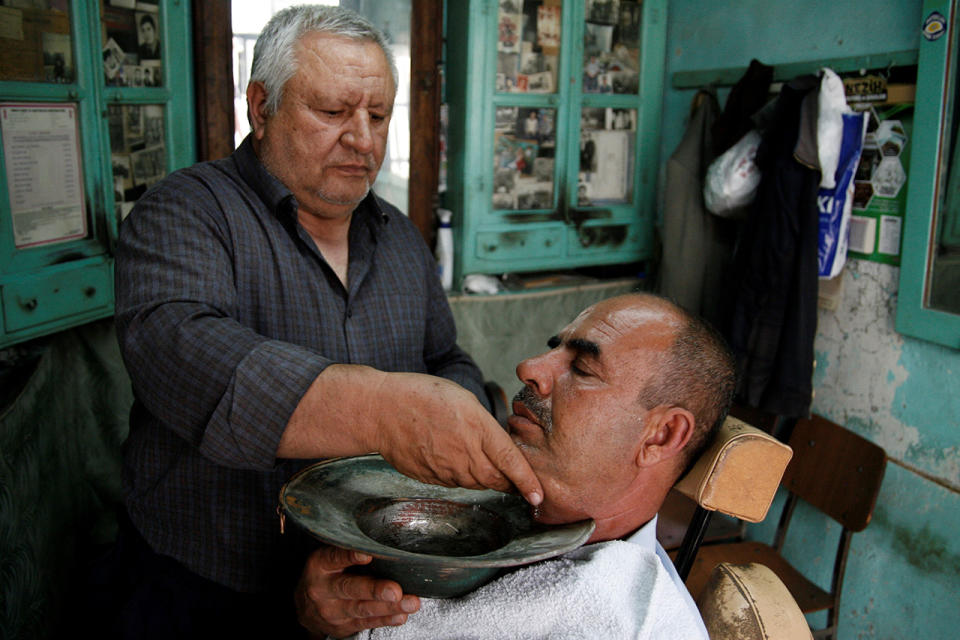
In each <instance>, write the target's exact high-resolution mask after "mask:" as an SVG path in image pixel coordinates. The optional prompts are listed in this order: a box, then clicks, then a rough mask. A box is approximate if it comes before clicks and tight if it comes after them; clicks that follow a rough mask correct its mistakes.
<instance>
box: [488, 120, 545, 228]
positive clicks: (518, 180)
mask: <svg viewBox="0 0 960 640" xmlns="http://www.w3.org/2000/svg"><path fill="white" fill-rule="evenodd" d="M555 117H556V110H555V109H536V108H524V107H508V106H499V107H497V112H496V124H495V127H494V134H493V135H494V138H493V157H494V169H493V171H494V174H493V208H494V209H550V208H552V207H553V159H554V155H555V153H554V151H555V139H556V135H555V130H554V129H555V125H554V122H555Z"/></svg>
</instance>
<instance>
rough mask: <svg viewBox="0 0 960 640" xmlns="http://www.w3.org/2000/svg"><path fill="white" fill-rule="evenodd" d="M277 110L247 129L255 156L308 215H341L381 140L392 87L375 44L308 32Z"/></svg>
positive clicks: (363, 189)
mask: <svg viewBox="0 0 960 640" xmlns="http://www.w3.org/2000/svg"><path fill="white" fill-rule="evenodd" d="M296 56H297V60H298V63H299V67H298V69H297V72H296V73H295V74H294V75H293V77H291V78H290V80H288V81H287V84H286V86H285V87H284V89H283V97H282V99H281V101H280V106H279V108H278V109H277V112H276V113H275V114H273V115H272V116H270V117H268V118H267V119H266V121H265V123H263V124H262V125H261V126H256V125H255V127H254V135H255V137H256V139H257V141H258V144H259V146H258V154H259V156H260V160H261V161H262V162H263V163H264V165H265V166H266V167H267V169H268V170H269V171H270V172H271V173H272V174H273V175H274V176H276V177H277V178H278V179H279V180H280V181H281V182H283V183H284V184H285V185H286V186H287V188H288V189H290V191H292V192H293V195H294V196H295V197H296V198H297V202H298V203H299V205H300V207H301V211H302V212H303V213H305V214H307V215H313V216H317V217H319V218H342V217H344V216H347V215H349V214H350V213H351V212H352V211H353V209H354V208H355V207H356V205H357V204H358V203H359V202H360V201H361V200H363V198H364V197H365V196H366V195H367V191H368V190H369V189H370V186H371V185H372V184H373V181H374V180H375V179H376V177H377V172H378V171H379V170H380V164H381V163H382V162H383V155H384V152H385V150H386V145H387V129H388V127H389V125H390V115H391V112H392V109H393V98H394V94H395V87H394V86H393V78H392V76H391V74H390V66H389V63H388V62H387V59H386V56H384V54H383V52H382V51H381V50H380V47H379V46H378V45H376V44H375V43H373V42H368V41H356V40H350V39H348V38H342V37H337V36H331V35H329V34H319V33H310V34H307V35H306V36H304V37H303V38H301V40H300V42H299V43H298V44H297V46H296Z"/></svg>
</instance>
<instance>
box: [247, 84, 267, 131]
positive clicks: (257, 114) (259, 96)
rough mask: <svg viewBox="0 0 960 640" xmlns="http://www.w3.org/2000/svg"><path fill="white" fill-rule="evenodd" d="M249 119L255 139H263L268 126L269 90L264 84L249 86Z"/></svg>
mask: <svg viewBox="0 0 960 640" xmlns="http://www.w3.org/2000/svg"><path fill="white" fill-rule="evenodd" d="M247 119H248V120H249V121H250V129H251V130H252V131H253V135H254V138H255V139H257V140H260V139H261V138H263V131H264V127H265V126H266V124H267V89H266V87H264V86H263V83H262V82H251V83H249V84H248V85H247Z"/></svg>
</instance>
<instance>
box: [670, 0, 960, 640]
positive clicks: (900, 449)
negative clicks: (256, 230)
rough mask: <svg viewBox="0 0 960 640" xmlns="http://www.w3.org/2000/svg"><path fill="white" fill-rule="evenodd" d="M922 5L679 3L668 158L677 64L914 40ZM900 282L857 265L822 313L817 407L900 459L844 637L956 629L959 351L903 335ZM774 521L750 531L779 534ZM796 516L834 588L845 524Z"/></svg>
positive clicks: (854, 49) (856, 562)
mask: <svg viewBox="0 0 960 640" xmlns="http://www.w3.org/2000/svg"><path fill="white" fill-rule="evenodd" d="M921 14H922V7H921V2H920V1H919V0H910V1H903V0H886V1H878V0H874V1H868V0H851V1H847V2H836V1H823V0H816V1H807V2H795V1H785V0H745V1H739V2H715V1H706V0H671V2H670V5H669V16H668V21H669V30H668V37H667V42H668V51H667V67H666V74H667V75H666V79H665V85H666V87H667V92H666V94H665V96H664V127H663V138H662V149H661V158H663V159H664V160H665V159H666V158H668V157H669V155H670V153H672V151H673V149H674V148H675V147H676V145H677V143H678V142H679V140H680V138H681V136H682V133H683V129H684V127H685V125H686V123H685V117H686V114H687V112H688V111H689V105H690V100H691V98H692V97H693V90H674V89H672V88H671V77H672V74H673V73H674V72H677V71H693V70H703V69H713V68H721V67H743V68H746V66H747V64H748V63H749V62H750V60H751V58H757V59H758V60H760V61H761V62H764V63H766V64H777V63H787V62H801V61H806V60H818V59H826V58H837V57H846V56H861V55H868V54H874V53H879V52H883V51H899V50H906V49H915V48H916V47H917V44H918V42H919V38H920V35H919V33H920V32H919V28H920V23H921V21H922V15H921ZM725 97H726V94H725V92H723V91H722V92H721V93H720V98H721V104H722V101H723V100H724V99H725ZM661 184H662V180H661ZM898 280H899V269H898V268H896V267H891V266H887V265H882V264H877V263H872V262H865V261H849V262H848V263H847V267H846V270H845V272H844V276H843V295H842V298H841V300H840V304H839V306H838V308H837V309H836V310H835V311H827V310H821V311H820V313H819V319H818V323H819V324H818V333H817V340H816V344H815V349H816V356H817V371H816V377H815V394H816V395H815V399H814V404H813V410H814V411H815V412H816V413H819V414H822V415H824V416H827V417H828V418H830V419H832V420H834V421H836V422H839V423H841V424H843V425H845V426H846V427H847V428H849V429H851V430H853V431H856V432H857V433H859V434H861V435H863V436H864V437H867V438H869V439H870V440H872V441H874V442H876V443H878V444H879V445H881V446H882V447H884V449H885V450H886V452H887V455H888V457H889V460H890V462H889V464H888V466H887V472H886V477H885V479H884V484H883V488H882V490H881V494H880V497H879V501H878V504H877V509H876V512H875V515H874V519H873V522H872V523H871V524H870V526H869V527H868V528H867V529H866V530H865V531H864V532H862V533H859V534H856V535H855V536H854V538H853V545H852V549H851V552H850V558H849V563H848V567H847V577H846V582H845V584H844V589H843V600H842V602H841V615H840V636H841V637H842V638H955V637H957V629H958V628H960V542H958V537H957V535H956V532H957V531H958V530H960V455H958V445H960V392H958V391H960V351H957V350H951V349H947V348H944V347H939V346H937V345H934V344H930V343H926V342H923V341H920V340H914V339H912V338H908V337H904V336H902V335H900V334H898V333H897V332H896V331H895V330H894V317H895V313H896V305H897V290H898ZM771 513H773V514H776V513H779V511H778V510H777V509H776V506H775V507H774V509H771ZM772 520H773V518H768V521H766V522H764V523H762V524H760V525H756V526H754V527H752V528H751V530H750V535H751V536H752V537H755V538H758V539H765V540H770V537H771V536H772V531H773V527H774V526H775V522H773V521H772ZM795 520H796V524H795V525H794V527H795V528H796V530H795V531H792V532H791V537H790V538H789V539H788V545H787V548H786V554H787V556H788V557H789V558H790V559H791V560H792V561H793V562H795V563H797V564H798V565H800V566H804V567H806V570H807V571H808V572H809V574H810V575H811V577H815V578H817V579H818V581H819V583H820V584H821V585H828V584H829V572H830V568H831V566H832V564H833V556H834V551H835V549H836V540H837V535H838V527H837V526H836V525H834V524H833V523H832V522H830V521H828V520H826V519H825V518H823V517H822V516H820V515H819V514H817V513H816V512H814V511H813V510H812V509H798V512H797V514H796V516H795ZM812 620H813V622H814V623H820V622H822V618H812Z"/></svg>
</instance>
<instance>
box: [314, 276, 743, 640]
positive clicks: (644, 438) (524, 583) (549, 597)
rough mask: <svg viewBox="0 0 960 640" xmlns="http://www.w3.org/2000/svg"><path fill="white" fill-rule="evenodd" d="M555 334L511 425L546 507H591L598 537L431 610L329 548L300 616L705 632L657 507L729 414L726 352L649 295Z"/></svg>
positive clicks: (563, 511)
mask: <svg viewBox="0 0 960 640" xmlns="http://www.w3.org/2000/svg"><path fill="white" fill-rule="evenodd" d="M548 346H549V347H550V351H547V352H546V353H544V354H542V355H539V356H537V357H535V358H530V359H529V360H525V361H523V362H521V363H520V365H519V366H518V367H517V376H518V377H519V378H520V380H522V381H523V383H524V385H525V386H524V388H523V389H522V390H521V391H520V392H519V393H518V394H517V395H516V397H515V398H514V401H513V412H514V415H512V416H510V419H509V424H510V432H511V435H512V437H513V440H514V442H516V443H517V445H519V447H520V449H521V450H522V452H523V454H524V456H526V458H527V460H528V461H529V462H530V465H531V467H532V468H533V470H534V472H535V473H536V474H537V476H538V478H539V479H540V482H541V484H542V486H543V489H544V499H543V503H542V504H541V505H540V506H539V507H537V508H535V509H534V515H535V517H536V518H537V519H538V520H539V521H541V522H544V523H550V524H556V523H565V522H574V521H578V520H582V519H585V518H593V520H595V521H596V524H597V527H596V530H595V532H594V534H593V535H592V536H591V538H590V540H589V541H588V544H587V545H586V546H584V547H581V548H580V549H577V550H575V551H573V552H571V553H568V554H566V555H564V556H562V557H560V558H555V559H552V560H546V561H543V562H539V563H536V564H533V565H529V566H526V567H521V568H519V569H516V570H515V571H512V572H510V573H508V574H506V575H503V576H501V577H499V578H498V579H496V580H494V581H493V582H490V583H489V584H487V585H485V586H483V587H481V588H479V589H477V590H476V591H474V592H472V593H470V594H467V595H465V596H462V597H460V598H452V599H427V598H424V599H423V602H422V607H421V606H420V600H419V599H418V598H417V597H416V596H412V595H403V594H402V593H401V590H400V587H399V585H397V584H396V583H394V582H391V581H388V580H376V579H374V578H370V577H364V576H358V575H355V574H347V573H344V572H343V569H345V568H346V567H347V566H350V565H355V564H364V563H366V562H369V560H370V558H369V556H365V555H363V554H358V553H354V552H349V551H345V550H342V549H335V548H324V549H321V550H319V551H317V552H315V553H314V554H313V556H311V559H310V561H309V562H308V564H307V568H306V570H305V572H304V574H303V577H302V579H301V584H300V588H299V590H298V603H297V605H298V610H299V615H300V621H301V623H302V624H303V625H304V626H306V627H307V628H308V629H309V630H311V631H312V632H314V633H326V634H329V635H331V636H335V637H342V636H345V635H348V634H351V633H356V632H358V631H360V630H363V629H369V628H373V627H382V628H373V629H372V631H369V632H368V631H363V633H361V634H360V635H361V636H362V637H371V638H519V637H524V638H557V637H564V638H567V637H577V638H581V637H582V638H601V637H602V638H627V637H630V638H638V637H641V638H647V637H649V638H706V637H707V635H706V631H705V630H704V628H703V624H702V622H701V620H700V617H699V614H698V612H697V610H696V606H695V605H694V603H693V600H692V599H691V598H690V595H689V593H688V592H687V591H686V589H685V588H684V586H683V584H682V582H681V581H680V579H679V576H678V575H677V573H676V571H675V570H674V568H673V564H672V562H671V561H670V559H669V558H668V557H667V556H666V554H665V552H664V551H663V549H662V547H660V545H659V544H658V543H657V541H656V536H655V532H656V516H657V512H658V511H659V509H660V506H661V504H662V503H663V500H664V498H665V497H666V495H667V493H668V491H669V490H670V488H671V487H672V486H673V484H674V483H675V482H676V481H677V479H678V478H679V477H680V476H681V475H682V473H683V472H684V471H685V470H686V469H687V468H688V466H689V465H690V464H691V462H692V461H693V460H694V459H695V458H696V457H697V456H698V455H699V454H700V453H701V452H702V451H703V449H704V447H705V446H706V445H707V444H708V443H709V440H710V438H711V436H712V433H713V432H714V430H715V429H716V428H717V427H718V426H719V425H720V424H721V423H722V422H723V420H724V418H725V417H726V414H727V410H728V408H729V406H730V402H731V400H732V396H733V391H734V386H735V372H734V369H735V366H734V361H733V358H732V355H731V354H730V352H729V349H728V348H727V346H726V344H725V343H724V341H723V340H722V338H720V337H719V335H718V334H717V333H716V332H715V331H714V330H713V329H711V328H710V327H709V326H708V325H707V324H706V323H704V322H703V321H702V320H700V319H698V318H696V317H694V316H692V315H690V314H688V313H687V312H685V311H684V310H682V309H680V308H678V307H677V306H675V305H674V304H673V303H671V302H668V301H666V300H664V299H662V298H659V297H657V296H653V295H649V294H631V295H626V296H620V297H616V298H611V299H609V300H605V301H602V302H600V303H598V304H596V305H594V306H592V307H590V308H588V309H586V310H585V311H583V312H582V313H581V314H580V315H579V316H578V317H577V318H576V319H575V320H574V321H573V322H572V323H571V324H569V325H568V326H567V327H566V328H564V329H563V330H562V331H561V332H560V334H559V335H557V336H555V337H553V338H551V339H550V341H549V342H548ZM592 543H599V544H592ZM418 608H419V609H420V610H419V612H418V613H416V614H415V615H411V616H409V619H408V618H407V616H408V614H410V613H413V612H415V611H417V609H418ZM404 623H405V624H404ZM384 625H402V626H384Z"/></svg>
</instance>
